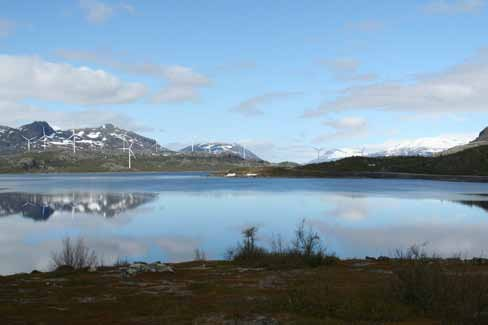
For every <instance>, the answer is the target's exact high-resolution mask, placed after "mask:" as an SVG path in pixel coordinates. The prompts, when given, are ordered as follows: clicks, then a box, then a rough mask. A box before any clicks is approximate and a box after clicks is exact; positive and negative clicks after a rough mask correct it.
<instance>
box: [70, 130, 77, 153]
mask: <svg viewBox="0 0 488 325" xmlns="http://www.w3.org/2000/svg"><path fill="white" fill-rule="evenodd" d="M77 137H78V135H77V134H76V133H75V130H74V129H73V134H72V135H71V136H70V137H69V138H68V140H69V139H73V140H71V141H72V142H73V154H75V153H76V138H77Z"/></svg>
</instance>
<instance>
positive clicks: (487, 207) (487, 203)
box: [453, 200, 488, 212]
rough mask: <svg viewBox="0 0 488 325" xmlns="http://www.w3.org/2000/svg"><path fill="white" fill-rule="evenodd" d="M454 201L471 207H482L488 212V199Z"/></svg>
mask: <svg viewBox="0 0 488 325" xmlns="http://www.w3.org/2000/svg"><path fill="white" fill-rule="evenodd" d="M453 202H456V203H460V204H463V205H467V206H470V207H478V208H480V209H483V210H484V211H485V212H488V201H473V200H462V201H453Z"/></svg>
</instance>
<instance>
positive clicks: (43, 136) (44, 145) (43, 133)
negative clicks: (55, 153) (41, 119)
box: [39, 127, 47, 151]
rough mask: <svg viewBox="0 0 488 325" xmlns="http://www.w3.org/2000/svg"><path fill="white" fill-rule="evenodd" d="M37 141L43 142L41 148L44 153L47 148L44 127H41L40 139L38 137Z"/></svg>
mask: <svg viewBox="0 0 488 325" xmlns="http://www.w3.org/2000/svg"><path fill="white" fill-rule="evenodd" d="M39 140H41V141H42V142H44V144H43V145H42V147H43V148H44V151H46V148H47V135H46V129H45V128H44V127H42V137H40V138H39Z"/></svg>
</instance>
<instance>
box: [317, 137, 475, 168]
mask: <svg viewBox="0 0 488 325" xmlns="http://www.w3.org/2000/svg"><path fill="white" fill-rule="evenodd" d="M470 139H473V136H472V135H469V134H468V135H466V134H461V135H451V136H439V137H427V138H419V139H412V140H404V141H389V142H386V143H384V144H381V145H374V146H369V147H366V148H365V149H361V150H360V149H351V148H344V149H332V150H329V151H326V152H325V153H324V154H323V155H321V156H320V158H319V159H314V160H312V161H311V162H310V163H311V164H316V163H322V162H328V161H335V160H339V159H343V158H347V157H353V156H356V157H359V156H367V157H393V156H424V157H431V156H434V155H436V154H438V153H440V152H443V151H445V150H447V149H449V148H452V147H455V146H459V145H464V144H466V143H468V142H469V141H470Z"/></svg>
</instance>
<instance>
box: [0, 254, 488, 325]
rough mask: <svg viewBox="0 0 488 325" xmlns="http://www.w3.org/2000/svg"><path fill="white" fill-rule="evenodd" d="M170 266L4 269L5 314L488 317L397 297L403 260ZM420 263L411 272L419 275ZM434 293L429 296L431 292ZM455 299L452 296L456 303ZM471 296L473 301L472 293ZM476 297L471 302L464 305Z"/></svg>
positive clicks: (383, 319)
mask: <svg viewBox="0 0 488 325" xmlns="http://www.w3.org/2000/svg"><path fill="white" fill-rule="evenodd" d="M171 266H172V267H173V269H174V271H175V272H174V273H171V272H163V273H139V274H136V275H133V276H125V275H123V273H122V272H121V270H120V268H118V267H107V268H99V269H98V270H97V271H96V272H89V271H88V270H85V271H69V270H68V271H57V272H50V273H39V272H33V273H31V274H18V275H13V276H6V277H0V319H1V320H2V322H1V323H2V324H263V325H264V324H444V323H445V324H485V323H486V322H488V319H486V322H485V319H483V317H484V314H481V313H477V314H476V313H475V314H473V313H472V312H471V311H469V312H468V314H466V313H465V314H464V316H463V317H465V318H464V319H462V320H461V318H456V317H454V318H450V317H449V314H448V311H449V308H451V307H452V306H454V305H450V304H449V301H450V300H449V299H448V300H446V302H445V303H443V304H442V305H443V306H444V307H443V308H445V309H446V313H447V314H443V311H434V309H432V310H422V308H421V306H420V308H419V306H416V305H415V302H414V303H408V300H407V301H405V300H401V299H399V298H398V294H399V292H400V291H401V292H403V293H404V290H405V288H403V289H400V291H398V290H397V289H395V287H396V283H397V282H396V279H397V277H398V276H397V271H398V270H399V269H402V268H404V267H405V265H404V264H402V263H393V262H391V261H369V260H368V261H364V260H363V261H359V260H358V261H340V262H337V263H336V264H335V265H328V266H320V267H316V268H300V269H296V268H286V269H270V268H246V267H243V266H238V265H235V264H233V263H231V262H191V263H180V264H173V265H171ZM443 268H445V269H446V270H447V271H448V272H450V274H451V275H459V274H461V273H459V274H458V273H457V272H458V271H459V270H461V269H462V270H463V273H462V274H466V272H467V274H469V276H470V277H471V276H479V275H480V274H482V275H485V274H488V266H487V265H472V264H469V265H467V264H466V263H458V262H454V263H453V264H446V265H444V266H443ZM415 272H417V271H415ZM415 272H414V273H412V275H414V276H418V275H416V273H415ZM432 276H433V273H432V274H431V273H429V274H428V275H427V277H428V278H430V277H432ZM435 277H436V276H435V275H434V278H432V279H431V280H432V281H434V282H438V281H439V279H440V278H439V279H437V280H436V279H435ZM425 280H426V279H425V275H424V278H422V275H420V277H419V279H418V281H425ZM429 281H430V280H429ZM429 283H430V282H429ZM423 284H424V285H425V284H426V283H423ZM444 284H445V283H444ZM428 285H430V284H427V286H428ZM479 286H481V284H479ZM479 286H478V287H479ZM407 289H408V288H407ZM410 289H412V288H410ZM414 289H415V288H414ZM445 289H447V290H448V291H449V290H452V293H451V295H456V294H458V292H457V291H455V288H445ZM415 290H422V288H416V289H415ZM483 290H484V289H483ZM483 292H484V291H483ZM483 294H486V293H483ZM427 296H428V297H430V296H429V295H428V294H427ZM432 297H434V298H432ZM432 297H431V298H429V299H435V296H432ZM447 298H449V297H447ZM458 300H460V299H458V298H456V303H457V301H458ZM466 302H467V303H468V304H473V301H470V300H466ZM456 306H457V305H456ZM470 307H473V306H468V307H467V308H468V309H469V308H470ZM463 308H466V307H463ZM480 308H482V307H480ZM453 315H454V314H453ZM456 315H457V314H456ZM466 315H467V317H466ZM446 316H447V317H446ZM449 319H450V320H451V321H452V322H451V321H449Z"/></svg>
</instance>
